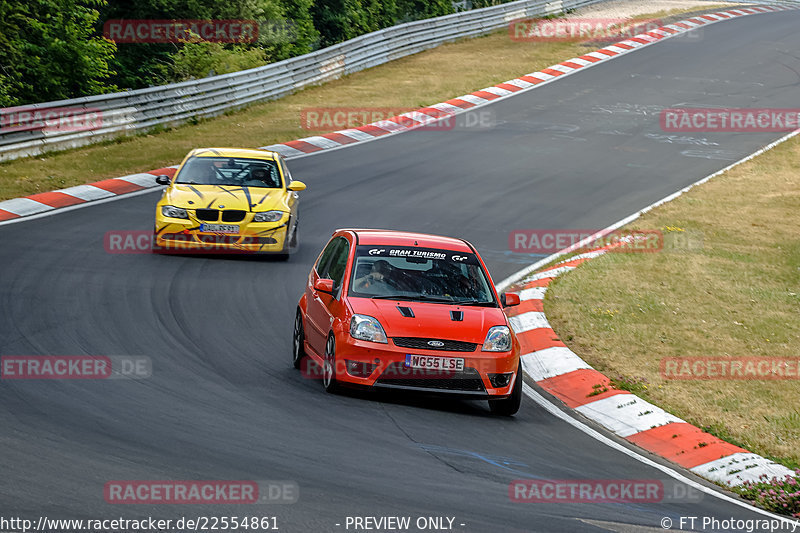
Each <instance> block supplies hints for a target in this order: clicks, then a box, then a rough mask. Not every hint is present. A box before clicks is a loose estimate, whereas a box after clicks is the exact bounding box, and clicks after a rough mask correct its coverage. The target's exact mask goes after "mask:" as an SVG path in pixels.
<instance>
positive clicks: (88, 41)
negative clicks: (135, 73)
mask: <svg viewBox="0 0 800 533" xmlns="http://www.w3.org/2000/svg"><path fill="white" fill-rule="evenodd" d="M104 5H105V0H27V1H26V2H16V1H8V0H0V107H5V106H13V105H21V104H27V103H31V102H44V101H49V100H60V99H65V98H73V97H76V96H83V95H88V94H98V93H103V92H109V91H113V90H115V89H116V87H114V85H112V84H110V83H108V80H109V78H110V77H111V75H112V74H113V71H112V68H111V67H110V62H111V61H112V58H113V55H114V50H115V46H114V43H112V42H110V41H107V40H105V39H103V38H102V37H100V36H99V35H98V34H97V33H96V32H95V23H96V21H97V20H98V17H99V15H100V13H99V11H98V10H99V9H100V8H102V7H103V6H104Z"/></svg>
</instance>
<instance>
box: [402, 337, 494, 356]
mask: <svg viewBox="0 0 800 533" xmlns="http://www.w3.org/2000/svg"><path fill="white" fill-rule="evenodd" d="M392 341H393V342H394V344H395V346H400V347H401V348H412V349H414V350H442V351H445V352H474V351H475V348H477V347H478V345H477V344H475V343H472V342H462V341H450V340H445V339H425V338H421V337H393V338H392Z"/></svg>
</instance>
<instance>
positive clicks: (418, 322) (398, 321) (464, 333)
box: [349, 298, 507, 344]
mask: <svg viewBox="0 0 800 533" xmlns="http://www.w3.org/2000/svg"><path fill="white" fill-rule="evenodd" d="M349 303H350V306H351V307H352V308H353V312H354V313H358V314H361V315H369V316H372V317H375V318H377V319H378V320H379V321H380V323H381V325H382V326H383V329H384V330H385V331H386V335H387V336H388V337H424V338H430V339H447V340H459V341H464V342H474V343H476V344H483V341H484V340H485V339H486V333H487V332H488V331H489V328H491V327H492V326H502V325H506V324H507V322H506V318H505V315H504V314H503V311H502V310H501V309H500V308H498V307H477V306H462V305H447V304H436V303H427V302H409V301H402V300H372V299H369V298H350V299H349ZM398 306H399V307H408V308H409V309H411V310H412V311H413V313H414V318H410V317H408V318H407V317H404V316H403V315H402V313H401V312H400V310H399V309H398ZM450 311H461V312H463V313H464V318H463V320H462V321H460V322H457V321H454V320H453V319H452V318H451V315H450Z"/></svg>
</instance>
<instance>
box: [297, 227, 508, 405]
mask: <svg viewBox="0 0 800 533" xmlns="http://www.w3.org/2000/svg"><path fill="white" fill-rule="evenodd" d="M501 304H502V305H501ZM517 304H519V296H518V295H516V294H513V293H509V294H504V295H503V296H502V297H500V298H498V295H497V292H496V291H495V288H494V284H493V283H492V279H491V277H490V276H489V274H488V272H487V271H486V266H485V265H484V263H483V260H481V258H480V256H479V255H478V252H477V251H476V250H475V248H474V247H473V246H472V245H471V244H470V243H468V242H466V241H464V240H461V239H453V238H449V237H440V236H435V235H425V234H420V233H406V232H399V231H387V230H365V229H341V230H337V231H336V232H334V234H333V236H332V237H331V240H330V241H329V242H328V244H327V245H326V246H325V249H324V250H323V251H322V253H321V254H320V256H319V258H318V259H317V262H316V264H315V265H314V268H313V269H312V270H311V273H310V274H309V276H308V283H307V285H306V289H305V293H304V294H303V296H302V297H301V298H300V302H299V304H298V306H297V315H296V318H295V323H294V335H293V360H294V366H295V367H296V368H302V367H304V365H303V362H304V358H306V356H307V357H308V358H309V359H310V360H313V361H314V362H315V363H316V365H315V368H319V369H320V370H321V377H322V382H323V385H324V387H325V389H326V390H327V391H329V392H330V391H333V390H335V389H336V388H337V387H339V386H340V385H347V386H362V387H371V388H375V389H404V390H414V391H421V392H434V393H441V394H450V395H457V396H460V397H467V398H482V399H486V400H488V401H489V406H490V407H491V410H492V412H494V413H497V414H502V415H513V414H514V413H516V412H517V411H518V410H519V406H520V402H521V399H522V371H521V366H520V359H519V342H518V341H517V339H516V337H515V336H514V332H513V331H512V329H511V327H510V326H509V323H508V320H507V318H506V316H505V314H504V313H503V306H509V305H517ZM305 361H306V365H305V368H306V369H308V368H310V366H309V365H308V364H307V363H308V360H305Z"/></svg>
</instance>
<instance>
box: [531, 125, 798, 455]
mask: <svg viewBox="0 0 800 533" xmlns="http://www.w3.org/2000/svg"><path fill="white" fill-rule="evenodd" d="M798 161H800V138H798V137H795V138H794V139H792V140H790V141H788V142H786V143H784V144H783V145H781V146H779V147H777V148H775V149H773V150H771V151H770V152H767V153H766V154H764V155H761V156H759V157H758V158H756V159H754V160H752V161H750V162H748V163H745V164H743V165H740V166H738V167H736V168H734V169H733V170H731V171H729V172H727V173H725V174H723V175H721V176H719V177H716V178H714V179H713V180H711V181H710V182H708V183H706V184H704V185H702V186H700V187H697V188H695V189H693V190H691V191H690V192H688V193H686V194H684V195H683V196H681V197H679V198H678V199H676V200H674V201H672V202H670V203H668V204H665V205H664V206H661V207H659V208H657V209H655V210H653V211H651V212H650V213H648V214H646V215H644V216H643V217H642V218H640V219H638V220H637V221H636V222H635V223H634V224H633V225H631V226H630V228H631V229H641V230H649V229H659V230H661V231H663V232H665V234H666V235H665V237H668V236H669V235H674V234H687V235H691V236H692V239H688V240H687V239H683V240H679V241H676V242H688V241H691V242H693V243H694V246H688V247H685V248H683V247H675V248H673V249H669V250H668V249H666V248H665V250H664V251H663V252H661V253H638V254H637V253H612V254H607V255H605V256H603V257H600V258H597V259H594V260H592V261H590V262H588V263H586V264H585V265H583V266H581V267H580V268H578V269H577V270H575V271H573V272H571V273H569V274H568V275H566V276H563V277H562V278H560V279H558V280H556V281H555V282H554V283H553V284H552V285H551V286H550V290H549V291H548V292H547V297H546V299H545V309H546V311H547V315H548V319H549V321H550V323H551V324H552V325H553V327H554V329H555V330H556V331H557V332H558V334H559V336H560V337H561V338H562V339H563V340H564V341H565V342H566V343H567V344H568V345H569V347H570V348H571V349H572V350H573V351H575V352H576V353H578V354H579V355H580V356H581V357H583V358H584V359H585V360H586V361H587V362H588V363H589V364H591V365H592V366H594V367H595V368H596V369H598V370H600V371H601V372H604V373H607V374H608V375H616V376H620V377H619V378H618V380H620V381H623V382H628V383H636V384H639V385H640V386H638V387H637V391H636V392H637V393H639V394H640V395H642V396H643V397H645V398H646V399H647V400H649V401H651V402H653V403H655V404H657V405H659V406H661V407H663V408H665V409H667V410H668V411H670V412H672V413H674V414H675V415H677V416H679V417H681V418H683V419H684V420H686V421H688V422H691V423H693V424H695V425H697V426H699V427H702V428H704V429H706V430H707V431H709V432H711V433H713V434H715V435H717V436H719V437H721V438H724V439H726V440H728V441H730V442H733V443H735V444H738V445H740V446H743V447H745V448H747V449H749V450H751V451H753V452H756V453H759V454H761V455H764V456H767V457H770V458H773V459H775V460H777V461H779V462H781V463H783V464H785V465H786V466H788V467H790V468H797V467H798V464H800V404H798V401H797V399H798V398H800V379H787V380H782V381H775V380H770V381H758V380H729V379H713V380H707V379H706V380H673V379H667V378H666V377H665V376H663V375H662V373H661V364H660V363H661V361H662V359H666V358H675V357H687V358H688V357H722V358H727V357H763V358H781V359H785V360H789V361H795V362H796V364H800V232H798V227H800V178H798V176H800V163H799V162H798ZM665 240H667V241H668V240H669V239H665Z"/></svg>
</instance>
